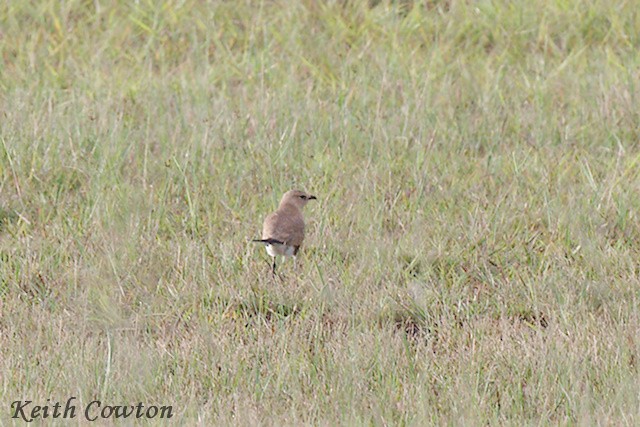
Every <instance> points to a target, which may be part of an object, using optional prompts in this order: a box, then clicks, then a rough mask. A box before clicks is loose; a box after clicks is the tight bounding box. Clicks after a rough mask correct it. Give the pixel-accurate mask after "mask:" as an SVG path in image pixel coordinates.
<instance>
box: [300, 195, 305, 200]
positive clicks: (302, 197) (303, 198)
mask: <svg viewBox="0 0 640 427" xmlns="http://www.w3.org/2000/svg"><path fill="white" fill-rule="evenodd" d="M299 197H300V198H301V199H302V200H305V199H306V198H307V196H304V195H303V196H299Z"/></svg>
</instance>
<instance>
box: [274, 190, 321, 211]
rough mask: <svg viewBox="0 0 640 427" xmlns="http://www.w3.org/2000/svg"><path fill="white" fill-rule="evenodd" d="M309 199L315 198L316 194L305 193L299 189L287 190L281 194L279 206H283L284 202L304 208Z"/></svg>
mask: <svg viewBox="0 0 640 427" xmlns="http://www.w3.org/2000/svg"><path fill="white" fill-rule="evenodd" d="M309 200H316V196H312V195H311V194H308V193H305V192H304V191H300V190H289V191H287V192H286V193H284V196H282V200H281V201H280V206H283V205H285V204H292V205H293V206H295V207H297V208H298V209H300V210H302V208H304V206H305V205H306V204H307V202H308V201H309Z"/></svg>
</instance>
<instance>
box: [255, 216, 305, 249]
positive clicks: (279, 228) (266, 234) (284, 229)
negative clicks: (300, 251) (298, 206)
mask: <svg viewBox="0 0 640 427" xmlns="http://www.w3.org/2000/svg"><path fill="white" fill-rule="evenodd" d="M262 238H263V239H275V240H279V241H281V242H284V243H285V244H287V245H291V246H300V245H302V241H303V240H304V219H303V218H302V214H301V213H300V212H299V211H288V210H277V211H275V212H274V213H272V214H270V215H269V216H267V218H266V219H265V220H264V227H263V228H262Z"/></svg>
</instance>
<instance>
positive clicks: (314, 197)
mask: <svg viewBox="0 0 640 427" xmlns="http://www.w3.org/2000/svg"><path fill="white" fill-rule="evenodd" d="M309 200H318V198H317V197H316V196H309Z"/></svg>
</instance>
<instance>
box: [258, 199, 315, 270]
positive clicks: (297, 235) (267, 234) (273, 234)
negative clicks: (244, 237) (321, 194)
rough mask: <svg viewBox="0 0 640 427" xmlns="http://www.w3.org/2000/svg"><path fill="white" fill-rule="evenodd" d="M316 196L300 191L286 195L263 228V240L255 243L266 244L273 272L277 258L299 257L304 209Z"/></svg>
mask: <svg viewBox="0 0 640 427" xmlns="http://www.w3.org/2000/svg"><path fill="white" fill-rule="evenodd" d="M309 200H316V196H312V195H310V194H307V193H305V192H304V191H299V190H290V191H287V192H286V193H284V195H283V196H282V200H280V206H278V209H277V210H276V211H275V212H273V213H271V214H269V215H268V216H267V217H266V218H265V220H264V224H263V226H262V239H258V240H254V242H259V243H264V244H265V247H266V249H267V253H268V254H269V255H270V256H272V257H273V265H272V271H273V273H274V274H275V272H276V256H277V255H282V256H285V257H290V256H292V257H294V260H295V256H296V255H298V251H299V250H300V246H301V245H302V241H303V240H304V218H303V217H302V208H304V206H305V205H306V204H307V202H309Z"/></svg>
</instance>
